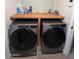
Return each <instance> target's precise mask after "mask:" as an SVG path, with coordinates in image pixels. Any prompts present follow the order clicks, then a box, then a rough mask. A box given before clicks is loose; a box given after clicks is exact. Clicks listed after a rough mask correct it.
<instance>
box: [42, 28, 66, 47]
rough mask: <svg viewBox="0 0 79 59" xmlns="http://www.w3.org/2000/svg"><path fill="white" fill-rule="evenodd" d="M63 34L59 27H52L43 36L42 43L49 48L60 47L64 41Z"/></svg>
mask: <svg viewBox="0 0 79 59" xmlns="http://www.w3.org/2000/svg"><path fill="white" fill-rule="evenodd" d="M65 36H66V35H65V32H64V30H63V29H62V28H60V27H52V29H48V30H47V31H46V32H44V34H43V43H44V44H45V46H47V47H49V48H57V47H60V46H61V45H62V44H63V43H64V41H65Z"/></svg>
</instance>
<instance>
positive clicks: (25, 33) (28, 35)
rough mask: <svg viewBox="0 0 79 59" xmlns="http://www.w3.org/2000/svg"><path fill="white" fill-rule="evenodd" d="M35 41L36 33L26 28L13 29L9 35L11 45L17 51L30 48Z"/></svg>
mask: <svg viewBox="0 0 79 59" xmlns="http://www.w3.org/2000/svg"><path fill="white" fill-rule="evenodd" d="M36 41H37V37H36V34H35V33H34V32H33V31H32V30H30V29H26V28H21V29H18V30H16V31H14V32H13V33H12V34H11V37H10V44H11V46H12V47H13V48H14V49H15V50H17V51H27V50H30V49H32V48H33V47H34V46H35V44H36Z"/></svg>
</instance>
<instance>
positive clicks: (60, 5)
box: [56, 0, 74, 55]
mask: <svg viewBox="0 0 79 59" xmlns="http://www.w3.org/2000/svg"><path fill="white" fill-rule="evenodd" d="M56 10H58V11H59V14H60V15H63V16H64V20H63V21H64V22H65V23H66V24H67V33H66V35H67V36H66V42H65V47H64V49H63V53H64V54H65V55H68V54H69V52H70V48H71V44H72V36H73V30H72V29H71V27H72V26H73V22H74V21H73V16H72V12H73V2H70V0H56Z"/></svg>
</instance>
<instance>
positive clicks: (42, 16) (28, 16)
mask: <svg viewBox="0 0 79 59" xmlns="http://www.w3.org/2000/svg"><path fill="white" fill-rule="evenodd" d="M17 18H53V19H61V20H63V19H64V16H61V15H56V14H49V13H33V14H15V15H12V16H11V17H10V19H11V20H12V21H14V20H15V19H17Z"/></svg>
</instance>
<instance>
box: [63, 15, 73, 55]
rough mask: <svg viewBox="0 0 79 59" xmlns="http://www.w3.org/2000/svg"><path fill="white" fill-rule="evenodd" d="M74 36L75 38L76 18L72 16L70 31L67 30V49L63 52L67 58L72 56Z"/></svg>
mask: <svg viewBox="0 0 79 59" xmlns="http://www.w3.org/2000/svg"><path fill="white" fill-rule="evenodd" d="M73 36H74V18H73V15H72V17H71V21H70V25H69V26H68V30H67V36H66V42H65V47H64V50H63V53H64V54H65V55H67V56H68V55H69V54H70V50H71V46H72V43H73Z"/></svg>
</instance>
